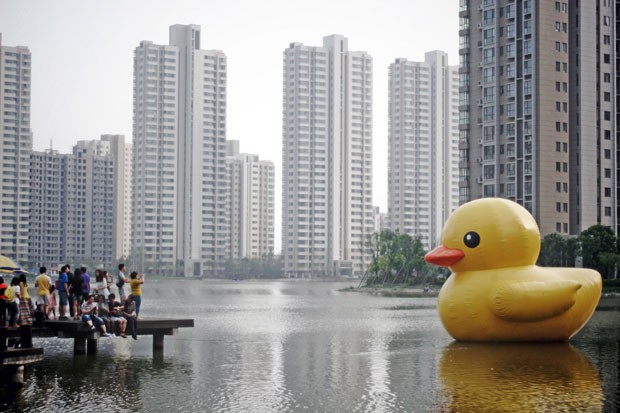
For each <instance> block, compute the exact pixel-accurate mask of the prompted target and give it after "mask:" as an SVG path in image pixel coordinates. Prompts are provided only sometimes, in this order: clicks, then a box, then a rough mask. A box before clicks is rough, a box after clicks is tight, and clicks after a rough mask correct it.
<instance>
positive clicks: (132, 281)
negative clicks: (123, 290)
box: [129, 271, 144, 320]
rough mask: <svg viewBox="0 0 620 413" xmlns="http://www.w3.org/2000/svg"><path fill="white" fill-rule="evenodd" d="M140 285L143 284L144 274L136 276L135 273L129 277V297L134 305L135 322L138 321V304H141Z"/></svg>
mask: <svg viewBox="0 0 620 413" xmlns="http://www.w3.org/2000/svg"><path fill="white" fill-rule="evenodd" d="M142 284H144V274H140V276H138V273H137V272H135V271H134V272H132V273H131V274H130V275H129V286H130V287H131V295H132V296H133V301H134V302H135V303H136V320H139V319H140V304H142Z"/></svg>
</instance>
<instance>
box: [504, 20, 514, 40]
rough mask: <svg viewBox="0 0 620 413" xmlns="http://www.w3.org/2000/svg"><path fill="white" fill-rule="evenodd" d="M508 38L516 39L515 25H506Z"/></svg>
mask: <svg viewBox="0 0 620 413" xmlns="http://www.w3.org/2000/svg"><path fill="white" fill-rule="evenodd" d="M506 37H508V38H509V39H510V38H513V37H515V25H514V24H512V23H511V24H507V25H506Z"/></svg>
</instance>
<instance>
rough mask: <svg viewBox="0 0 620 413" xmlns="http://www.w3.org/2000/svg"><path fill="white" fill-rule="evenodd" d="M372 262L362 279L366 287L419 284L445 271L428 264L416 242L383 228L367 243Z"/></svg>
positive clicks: (427, 281) (406, 235)
mask: <svg viewBox="0 0 620 413" xmlns="http://www.w3.org/2000/svg"><path fill="white" fill-rule="evenodd" d="M367 247H368V250H369V251H370V253H371V256H372V261H371V263H370V266H369V267H368V271H367V273H366V275H365V278H364V280H362V281H365V283H366V285H367V286H370V285H377V284H380V285H394V284H421V283H430V282H434V281H435V279H436V278H437V276H438V275H440V274H446V273H447V271H445V270H443V269H441V268H438V267H434V266H431V265H428V264H427V263H426V261H424V255H425V254H426V251H425V250H424V247H423V246H422V242H420V240H419V239H417V238H413V237H411V236H410V235H408V234H399V233H397V232H394V231H391V230H389V229H385V230H383V231H381V232H376V233H374V234H372V235H371V236H370V238H369V239H368V242H367Z"/></svg>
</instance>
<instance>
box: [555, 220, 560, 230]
mask: <svg viewBox="0 0 620 413" xmlns="http://www.w3.org/2000/svg"><path fill="white" fill-rule="evenodd" d="M555 230H556V232H562V224H561V223H559V222H556V224H555Z"/></svg>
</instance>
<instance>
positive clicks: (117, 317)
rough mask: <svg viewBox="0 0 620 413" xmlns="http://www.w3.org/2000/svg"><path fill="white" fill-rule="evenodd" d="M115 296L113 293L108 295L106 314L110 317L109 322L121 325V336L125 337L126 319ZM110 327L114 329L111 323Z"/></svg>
mask: <svg viewBox="0 0 620 413" xmlns="http://www.w3.org/2000/svg"><path fill="white" fill-rule="evenodd" d="M115 299H116V296H115V295H114V294H110V295H108V312H107V314H108V316H109V317H110V322H112V323H119V325H120V327H121V337H123V338H127V334H126V333H125V330H126V329H127V320H126V319H125V318H124V317H123V312H122V310H123V306H122V305H121V303H119V302H118V301H116V300H115ZM111 328H112V329H113V331H114V330H115V329H114V324H112V325H111Z"/></svg>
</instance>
